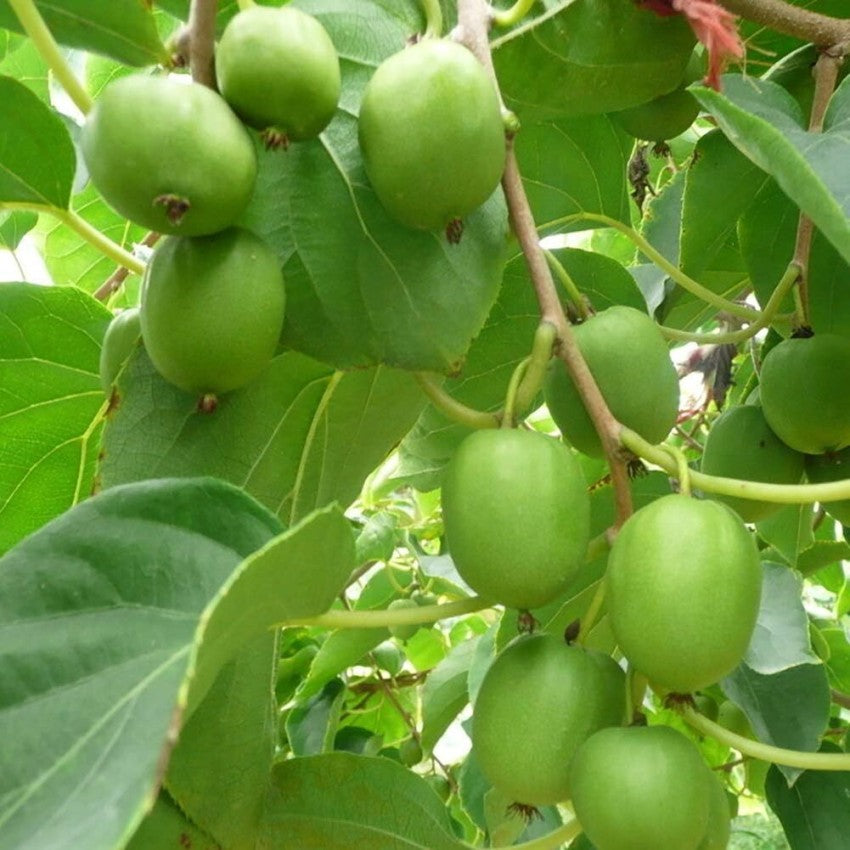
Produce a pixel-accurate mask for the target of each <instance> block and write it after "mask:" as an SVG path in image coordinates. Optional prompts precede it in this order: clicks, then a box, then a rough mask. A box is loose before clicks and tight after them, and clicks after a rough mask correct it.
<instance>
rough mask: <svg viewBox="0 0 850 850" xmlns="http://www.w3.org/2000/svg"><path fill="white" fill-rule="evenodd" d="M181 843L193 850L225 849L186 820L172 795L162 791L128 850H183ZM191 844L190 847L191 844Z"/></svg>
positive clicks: (131, 840)
mask: <svg viewBox="0 0 850 850" xmlns="http://www.w3.org/2000/svg"><path fill="white" fill-rule="evenodd" d="M181 841H182V842H183V845H182V846H184V847H186V846H188V847H190V848H191V850H221V847H220V845H219V844H217V843H216V842H215V841H213V840H212V839H211V838H210V837H209V836H208V835H204V833H203V832H201V830H200V829H198V827H197V826H195V824H193V823H191V822H190V821H189V820H188V819H187V818H186V816H185V815H184V814H183V812H181V811H180V809H179V808H178V806H177V804H176V803H175V802H174V801H173V800H172V799H171V798H170V797H169V796H168V794H166V793H165V792H160V795H159V797H157V798H156V803H154V807H153V809H151V811H150V812H149V813H148V814H147V815H146V816H145V819H144V820H143V821H142V823H141V825H140V826H139V828H138V829H137V830H136V832H135V833H134V835H133V837H132V838H131V839H130V843H129V844H128V845H127V850H156V848H161V847H162V848H165V847H167V848H172V847H175V848H179V847H180V846H181V844H180V842H181ZM187 841H188V842H190V844H188V845H187V844H186V842H187Z"/></svg>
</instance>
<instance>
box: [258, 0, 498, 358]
mask: <svg viewBox="0 0 850 850" xmlns="http://www.w3.org/2000/svg"><path fill="white" fill-rule="evenodd" d="M298 5H299V6H300V7H301V8H303V9H304V10H305V11H308V12H311V13H314V14H315V16H316V17H317V18H318V19H319V21H320V22H321V23H322V24H323V25H324V26H325V27H326V29H327V30H328V33H329V34H330V36H331V38H332V39H333V41H334V44H335V46H336V48H337V51H338V52H339V54H340V55H341V56H342V57H343V61H342V62H341V69H342V83H343V91H342V97H341V100H340V106H339V109H338V111H337V114H336V116H335V118H334V120H333V121H332V122H331V123H330V125H329V126H328V127H327V129H326V130H325V131H324V132H323V133H322V135H321V136H320V137H319V138H318V139H314V140H312V141H306V142H299V143H298V144H295V145H292V146H291V147H290V148H289V150H288V151H287V152H285V153H283V152H281V151H271V152H265V151H263V152H261V153H260V173H259V177H258V180H257V187H256V191H255V194H254V198H253V201H252V203H251V205H250V207H249V209H248V211H247V213H246V215H245V217H244V223H245V224H246V225H247V226H248V227H249V228H250V229H252V230H254V231H256V232H257V233H259V234H260V235H261V236H263V237H264V238H265V239H266V240H267V241H268V243H269V244H270V245H271V246H272V247H273V248H274V249H275V251H276V252H277V253H278V255H279V256H280V259H281V261H282V264H283V272H284V278H285V280H286V284H287V314H286V321H285V326H284V337H283V338H284V342H285V343H286V345H288V346H290V347H292V348H294V349H296V350H298V351H301V352H303V353H304V354H307V355H309V356H311V357H315V358H316V359H318V360H322V361H324V362H327V363H330V364H332V365H334V366H336V367H338V368H352V367H362V366H369V365H375V364H378V363H383V364H386V365H389V366H397V367H401V368H405V369H426V370H431V371H435V372H441V373H446V372H451V371H453V370H454V369H456V368H457V366H458V364H459V362H460V360H461V358H462V357H463V355H464V354H465V352H466V349H467V348H468V347H469V343H470V342H471V341H472V339H473V337H474V336H475V335H476V333H477V332H478V331H479V330H480V329H481V326H482V325H483V324H484V320H485V319H486V317H487V313H488V311H489V309H490V307H491V305H492V303H493V301H494V300H495V298H496V294H497V292H498V287H499V282H500V280H501V275H502V268H503V265H504V256H503V250H504V246H505V236H506V233H507V215H506V210H505V204H504V200H503V199H502V195H501V190H500V189H497V190H496V192H495V193H494V194H493V196H492V197H491V199H490V200H489V201H488V202H487V203H485V204H484V206H483V207H482V208H481V209H479V210H478V211H476V212H474V213H472V214H471V215H470V216H469V217H468V218H467V219H465V221H464V232H463V237H462V238H461V241H460V243H459V244H451V243H449V241H448V240H447V238H446V236H445V234H443V233H429V232H424V231H416V230H411V229H408V228H406V227H404V226H402V225H400V224H397V223H396V222H395V221H393V220H392V219H390V217H389V216H388V214H387V213H386V212H385V211H384V209H383V207H382V206H381V204H380V203H379V201H378V199H377V197H376V195H375V193H374V192H373V190H372V188H371V186H370V185H369V181H368V179H367V177H366V173H365V170H364V167H363V162H362V159H361V156H360V147H359V144H358V140H357V114H358V110H359V103H360V99H361V95H362V92H363V89H364V88H365V86H366V83H367V82H368V80H369V78H370V77H371V75H372V73H373V72H374V70H375V68H376V67H377V65H378V64H379V63H380V62H381V61H382V60H384V59H386V58H388V57H389V56H390V55H392V54H394V53H396V52H397V51H399V50H401V49H402V48H403V47H404V45H405V42H406V40H407V39H408V37H410V36H411V35H413V34H414V33H416V32H417V31H419V30H420V29H421V12H420V9H419V7H418V6H417V4H415V3H412V2H404V3H385V2H379V0H359V2H357V3H351V2H349V0H310V1H309V2H307V0H305V2H299V3H298ZM390 108H391V106H390ZM411 132H415V130H414V129H413V128H412V129H411ZM411 167H412V168H415V167H417V166H416V165H415V164H414V165H411Z"/></svg>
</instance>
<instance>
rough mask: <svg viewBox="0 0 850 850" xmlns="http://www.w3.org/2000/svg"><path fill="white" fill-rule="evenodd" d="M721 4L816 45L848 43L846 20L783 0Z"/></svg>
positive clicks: (849, 23) (726, 1)
mask: <svg viewBox="0 0 850 850" xmlns="http://www.w3.org/2000/svg"><path fill="white" fill-rule="evenodd" d="M721 5H722V6H725V7H726V8H727V9H728V10H729V11H730V12H734V13H735V14H736V15H740V16H741V17H742V18H746V19H747V20H748V21H753V22H755V23H757V24H762V25H763V26H766V27H768V28H769V29H772V30H776V31H777V32H781V33H783V34H784V35H791V36H795V37H796V38H800V39H802V40H803V41H810V42H812V44H815V45H817V46H818V47H833V46H834V45H840V44H846V43H847V42H850V21H848V20H846V19H844V18H841V19H839V18H833V17H830V16H829V15H821V14H819V13H817V12H812V11H809V10H808V9H804V8H801V7H798V6H793V5H792V4H790V3H785V2H784V0H721Z"/></svg>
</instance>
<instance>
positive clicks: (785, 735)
mask: <svg viewBox="0 0 850 850" xmlns="http://www.w3.org/2000/svg"><path fill="white" fill-rule="evenodd" d="M721 686H722V688H723V692H724V693H725V694H726V696H727V697H729V699H731V700H732V702H734V703H735V704H736V705H737V706H739V707H740V708H741V709H742V710H743V711H744V713H745V714H746V715H747V719H748V720H749V721H750V725H751V726H752V728H753V732H754V733H755V735H756V737H757V738H758V740H759V741H763V742H764V743H765V744H773V745H774V746H777V747H784V748H786V749H790V750H803V751H804V752H815V751H816V750H817V748H818V744H819V742H820V738H821V735H822V734H823V732H824V730H825V729H826V725H827V719H828V716H829V702H830V697H829V685H828V683H827V677H826V670H825V669H824V667H823V665H822V664H800V665H799V666H797V667H790V668H788V669H787V670H783V671H782V672H781V673H774V674H773V675H771V676H763V675H762V674H761V673H756V672H755V670H751V669H750V668H749V667H747V665H746V664H740V665H739V666H738V667H737V668H736V669H735V670H734V671H733V672H732V673H730V674H729V675H728V676H727V677H726V678H725V679H724V680H723V681H722V683H721ZM782 770H783V773H785V775H786V776H788V777H789V778H793V777H795V776H797V775H798V774H799V771H798V770H796V769H795V768H783V769H782Z"/></svg>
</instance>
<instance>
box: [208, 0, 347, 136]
mask: <svg viewBox="0 0 850 850" xmlns="http://www.w3.org/2000/svg"><path fill="white" fill-rule="evenodd" d="M215 68H216V76H217V79H218V85H219V90H220V91H221V94H222V96H223V97H224V99H225V100H226V101H227V102H228V103H229V104H230V106H231V107H232V108H233V109H234V110H235V112H236V113H237V114H238V115H239V116H240V117H241V118H242V119H243V120H244V121H245V122H246V123H247V124H249V125H250V126H252V127H256V128H257V129H258V130H265V129H267V128H275V129H277V130H280V131H282V132H284V133H285V134H286V136H287V138H288V139H289V140H290V141H300V140H303V139H312V138H314V137H315V136H318V135H319V133H321V132H322V130H324V129H325V127H326V126H327V125H328V124H329V123H330V120H331V118H333V115H334V112H335V111H336V107H337V103H338V102H339V95H340V88H341V79H340V72H339V58H338V56H337V53H336V49H335V48H334V45H333V42H332V41H331V38H330V36H329V35H328V33H327V30H325V28H324V27H323V26H322V25H321V24H320V23H319V21H317V20H316V18H314V17H313V16H312V15H308V14H306V13H305V12H302V11H301V10H300V9H296V8H294V7H292V6H285V7H283V8H270V7H266V6H253V7H251V8H249V9H246V10H244V11H242V12H239V13H238V14H237V15H235V16H234V17H233V18H232V19H231V21H230V23H229V24H228V25H227V27H226V28H225V30H224V33H223V34H222V36H221V41H220V42H219V45H218V48H217V49H216V54H215Z"/></svg>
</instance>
